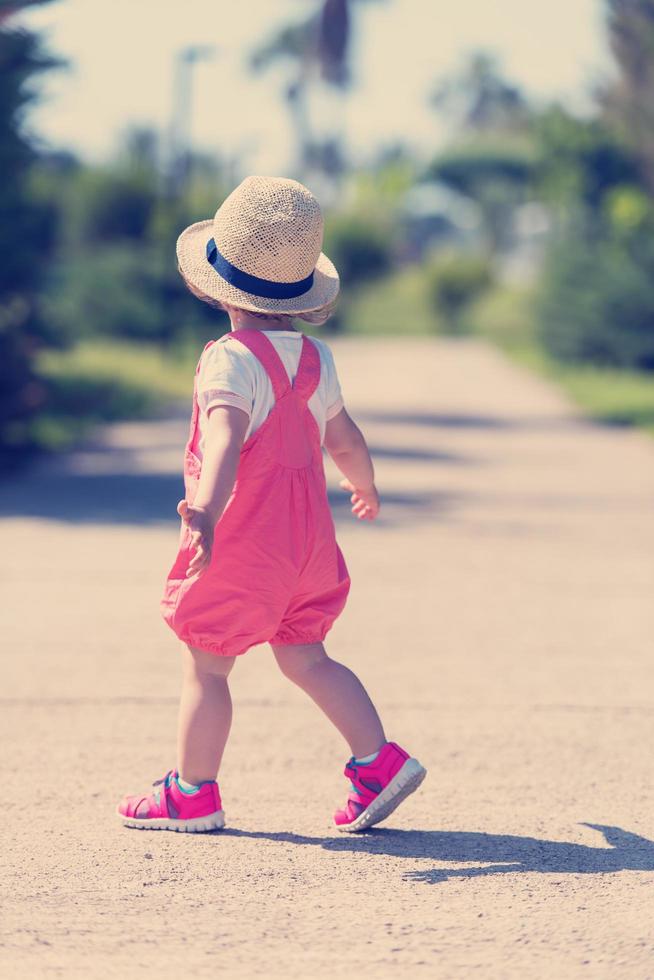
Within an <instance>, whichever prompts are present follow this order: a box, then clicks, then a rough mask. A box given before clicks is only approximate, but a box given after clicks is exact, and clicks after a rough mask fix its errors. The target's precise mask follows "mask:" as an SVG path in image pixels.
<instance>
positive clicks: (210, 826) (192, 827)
mask: <svg viewBox="0 0 654 980" xmlns="http://www.w3.org/2000/svg"><path fill="white" fill-rule="evenodd" d="M116 813H117V815H118V816H119V817H120V819H121V820H122V822H123V824H124V825H125V827H134V828H135V829H136V830H176V831H177V833H179V834H202V833H205V832H206V831H208V830H222V828H223V827H224V826H225V811H224V810H216V812H215V813H210V814H208V815H207V816H206V817H195V818H194V819H193V820H174V819H169V818H167V817H153V818H152V820H140V819H139V818H138V817H126V816H125V814H124V813H120V811H119V810H116Z"/></svg>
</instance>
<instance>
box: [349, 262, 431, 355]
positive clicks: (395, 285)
mask: <svg viewBox="0 0 654 980" xmlns="http://www.w3.org/2000/svg"><path fill="white" fill-rule="evenodd" d="M342 319H343V322H344V327H345V332H347V333H351V334H356V335H361V334H364V335H368V336H373V335H374V336H382V337H383V336H388V335H389V334H402V335H403V336H404V335H407V334H438V333H439V332H441V330H440V325H439V323H438V322H437V320H436V318H435V315H434V313H432V311H431V309H430V306H429V301H428V297H427V288H426V282H425V276H424V273H423V271H422V269H421V268H420V267H419V266H408V267H406V268H403V269H399V270H398V271H396V272H393V273H391V274H389V275H387V276H384V277H382V278H380V279H375V280H373V281H372V282H369V283H365V284H364V285H363V286H361V287H360V288H359V289H358V290H357V291H356V293H354V294H352V295H351V296H348V297H344V299H343V302H342Z"/></svg>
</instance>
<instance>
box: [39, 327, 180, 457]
mask: <svg viewBox="0 0 654 980" xmlns="http://www.w3.org/2000/svg"><path fill="white" fill-rule="evenodd" d="M197 346H198V345H197V344H194V345H190V346H189V347H188V349H185V348H183V347H182V348H178V349H176V350H175V351H171V352H170V353H164V352H163V351H161V350H159V349H157V348H155V347H152V346H151V345H149V344H138V343H131V342H126V341H117V340H112V339H107V340H97V339H90V340H85V341H81V342H80V343H78V344H77V345H76V346H75V347H74V348H72V349H70V350H64V351H42V352H41V353H40V354H39V356H38V370H39V373H40V375H41V378H42V384H43V386H44V388H45V389H46V392H47V399H46V406H45V408H44V409H43V410H42V411H41V412H40V413H39V414H38V415H37V416H36V417H34V418H32V419H31V420H30V423H29V430H28V432H26V433H24V434H23V440H24V441H25V440H26V439H29V441H30V442H31V443H32V444H34V445H35V446H38V447H39V448H41V449H44V450H51V451H60V450H65V449H68V448H70V447H71V446H72V445H74V444H75V442H76V440H78V439H79V438H80V436H82V435H83V434H84V433H85V432H86V431H87V430H88V429H89V428H90V427H91V426H92V425H94V424H97V423H98V422H101V421H103V422H105V421H116V420H119V419H124V418H145V417H147V416H149V415H152V413H153V412H155V411H157V410H158V409H159V408H160V407H162V406H163V405H165V404H167V403H169V402H170V401H171V399H177V398H180V399H185V400H187V401H188V402H189V404H190V398H191V393H192V390H193V383H192V380H191V381H190V382H189V379H190V378H191V379H192V377H193V370H194V367H195V364H196V360H197Z"/></svg>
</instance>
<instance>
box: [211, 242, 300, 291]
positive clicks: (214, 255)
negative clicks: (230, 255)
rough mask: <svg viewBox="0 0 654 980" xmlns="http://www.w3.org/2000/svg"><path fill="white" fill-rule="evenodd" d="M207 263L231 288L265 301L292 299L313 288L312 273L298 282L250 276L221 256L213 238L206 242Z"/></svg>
mask: <svg viewBox="0 0 654 980" xmlns="http://www.w3.org/2000/svg"><path fill="white" fill-rule="evenodd" d="M207 261H208V262H209V264H210V265H212V266H213V267H214V269H215V270H216V272H217V273H218V275H219V276H222V278H223V279H225V281H226V282H228V283H230V284H231V285H232V286H236V288H237V289H242V290H243V291H244V292H246V293H252V294H253V295H254V296H265V297H266V299H293V297H295V296H302V295H303V294H304V293H308V291H309V290H310V289H311V287H312V286H313V272H312V273H311V274H310V275H308V276H307V277H306V279H300V281H299V282H275V281H274V280H273V279H259V277H258V276H251V275H250V274H249V273H248V272H243V270H242V269H237V267H236V266H235V265H232V263H231V262H229V261H228V260H227V259H226V258H225V256H224V255H221V254H220V252H219V251H218V246H217V245H216V243H215V241H214V240H213V238H210V239H209V241H208V242H207Z"/></svg>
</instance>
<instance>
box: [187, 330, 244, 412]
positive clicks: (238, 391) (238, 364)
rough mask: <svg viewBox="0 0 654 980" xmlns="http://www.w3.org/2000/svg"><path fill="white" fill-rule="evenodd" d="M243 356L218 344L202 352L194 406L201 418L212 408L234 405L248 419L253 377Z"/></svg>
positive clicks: (231, 346)
mask: <svg viewBox="0 0 654 980" xmlns="http://www.w3.org/2000/svg"><path fill="white" fill-rule="evenodd" d="M239 347H240V345H239ZM247 353H248V351H247V350H246V349H245V348H244V349H243V351H241V350H238V349H236V348H235V347H234V346H233V345H231V344H225V343H221V342H220V341H217V342H216V343H215V344H212V345H211V347H209V348H208V349H207V350H206V351H205V354H204V356H203V358H202V362H201V364H200V371H199V373H198V383H197V394H198V405H199V406H200V409H201V411H203V412H204V413H205V414H208V412H209V410H210V409H211V408H214V407H215V406H216V405H234V406H235V407H236V408H240V409H242V410H243V411H244V412H246V413H247V415H248V417H250V416H251V415H252V406H253V402H254V373H253V371H252V367H251V365H250V364H249V363H248V358H247Z"/></svg>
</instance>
